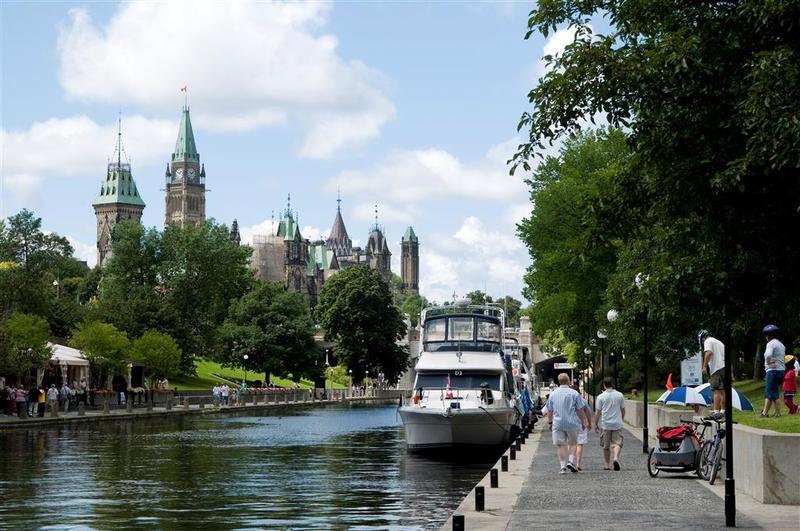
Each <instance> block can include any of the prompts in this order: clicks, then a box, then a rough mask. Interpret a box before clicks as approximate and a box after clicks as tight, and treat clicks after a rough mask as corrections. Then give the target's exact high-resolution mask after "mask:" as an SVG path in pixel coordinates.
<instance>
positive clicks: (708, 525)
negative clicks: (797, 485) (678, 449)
mask: <svg viewBox="0 0 800 531" xmlns="http://www.w3.org/2000/svg"><path fill="white" fill-rule="evenodd" d="M544 424H545V423H544V422H539V423H538V424H537V425H536V429H535V430H534V431H533V432H532V433H531V435H530V437H529V439H528V441H527V444H524V445H523V446H522V451H521V452H517V460H516V461H509V472H500V473H499V486H500V488H496V489H495V488H491V487H490V475H489V474H487V475H486V476H485V477H484V478H483V479H482V480H481V481H480V483H479V485H481V486H483V487H484V489H485V493H486V494H485V500H486V501H485V505H486V509H485V510H484V511H482V512H476V511H475V490H474V489H473V490H472V491H471V492H470V493H469V494H467V496H466V497H465V498H464V499H463V501H462V502H461V505H459V507H458V508H457V509H456V510H455V511H454V513H453V514H454V515H463V516H464V519H465V522H464V523H465V529H468V530H471V531H475V530H482V531H499V530H512V531H528V530H534V529H546V530H555V529H558V530H560V529H565V530H566V529H569V530H575V529H589V530H592V531H602V530H620V529H623V530H626V531H638V530H640V529H728V528H726V527H725V513H724V500H723V496H724V483H725V481H724V478H720V479H718V480H717V483H716V484H715V485H714V486H709V485H708V483H707V482H705V481H701V480H699V479H697V476H696V475H694V473H685V474H667V473H665V472H661V473H660V474H659V475H658V477H656V478H651V477H650V475H649V474H648V473H647V456H646V455H645V454H643V453H642V442H641V438H640V435H639V434H640V433H641V430H640V429H635V428H630V427H629V426H627V425H626V426H625V427H624V428H623V429H624V437H625V442H624V447H623V449H622V459H621V461H620V462H621V465H622V470H620V471H619V472H615V471H613V470H603V466H604V464H603V449H602V447H601V446H600V436H599V435H598V434H596V433H594V432H592V433H590V434H589V443H588V444H587V445H586V447H585V450H584V457H583V470H582V471H581V472H578V473H567V474H561V473H560V472H559V468H560V467H559V463H558V457H557V456H556V450H555V447H554V446H553V444H552V439H551V435H550V432H549V431H547V429H546V428H545V426H543V425H544ZM654 442H655V441H654V440H651V444H653V443H654ZM506 455H508V452H506ZM495 466H496V468H497V469H498V470H499V469H500V463H499V462H498V463H497V464H496V465H495ZM723 472H724V471H723ZM736 508H737V512H736V526H737V528H738V529H770V530H784V529H787V530H789V529H790V530H796V529H798V528H800V527H799V526H798V522H800V508H798V507H797V506H792V505H765V504H762V503H759V502H757V501H755V500H754V499H753V498H751V497H749V496H747V495H745V494H743V493H741V492H737V493H736ZM452 516H453V515H451V516H450V518H448V519H447V521H446V522H445V523H444V524H443V525H442V526H441V528H440V529H441V530H442V531H450V530H451V529H452V528H453V527H452V525H453V524H452Z"/></svg>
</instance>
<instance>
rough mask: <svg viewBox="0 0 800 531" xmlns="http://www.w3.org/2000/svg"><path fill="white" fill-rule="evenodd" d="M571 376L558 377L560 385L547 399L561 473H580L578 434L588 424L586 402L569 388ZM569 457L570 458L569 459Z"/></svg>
mask: <svg viewBox="0 0 800 531" xmlns="http://www.w3.org/2000/svg"><path fill="white" fill-rule="evenodd" d="M569 382H570V378H569V374H567V373H564V372H562V373H561V374H559V375H558V383H559V384H560V385H559V386H558V387H557V388H556V389H555V390H554V391H553V392H552V393H550V397H549V398H548V399H547V423H548V425H549V426H550V429H551V430H552V432H553V445H555V446H556V449H557V452H558V460H559V462H560V464H561V473H562V474H566V472H567V470H570V471H572V472H577V471H578V466H577V464H576V463H575V451H576V450H577V446H578V433H579V432H580V431H581V429H583V427H584V426H585V425H587V424H588V420H587V418H586V413H585V412H584V411H583V407H584V406H585V405H586V401H585V400H584V399H583V398H582V397H581V395H579V394H578V392H577V391H575V390H574V389H571V388H570V386H569ZM568 456H569V457H568Z"/></svg>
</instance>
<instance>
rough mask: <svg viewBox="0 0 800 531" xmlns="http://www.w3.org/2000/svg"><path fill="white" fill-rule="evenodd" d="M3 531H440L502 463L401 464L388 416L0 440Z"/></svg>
mask: <svg viewBox="0 0 800 531" xmlns="http://www.w3.org/2000/svg"><path fill="white" fill-rule="evenodd" d="M0 440H1V441H2V452H1V453H0V491H2V499H3V503H2V504H0V527H11V528H23V527H24V528H31V527H42V526H54V525H55V526H63V527H81V526H90V527H102V528H108V527H140V526H141V527H151V528H153V527H155V528H175V527H180V528H185V527H195V528H229V529H230V528H236V529H241V528H278V529H331V528H335V529H342V528H350V529H422V528H425V529H427V528H437V527H439V526H440V525H441V524H442V522H444V520H445V519H446V518H447V516H448V515H449V514H450V512H451V511H452V510H453V509H454V508H455V507H456V506H457V505H458V503H459V502H460V501H461V499H462V498H463V496H464V495H465V494H466V493H467V492H468V491H469V490H470V488H471V487H472V486H473V485H474V484H475V483H476V482H477V481H478V480H479V479H480V477H481V476H483V474H485V473H486V470H487V469H488V467H489V465H490V464H491V463H493V462H494V461H495V460H496V459H497V456H496V455H484V456H479V457H477V458H475V456H471V458H470V459H469V460H467V461H466V462H465V461H464V460H463V459H462V460H459V461H457V462H453V461H442V460H436V459H430V458H426V457H424V456H418V455H413V454H408V453H407V452H406V449H405V442H404V436H403V431H402V427H401V426H400V424H399V419H398V418H397V415H396V406H337V407H326V408H306V409H293V410H290V409H286V410H284V411H282V412H281V411H277V412H275V413H273V414H271V415H269V416H260V417H255V416H239V417H235V416H234V417H228V416H205V417H181V418H177V419H176V418H173V419H169V420H168V421H166V420H158V419H153V420H147V421H138V422H136V423H130V422H119V423H98V424H86V425H82V426H77V427H66V426H65V427H53V428H50V429H46V430H40V431H17V432H8V433H4V434H0Z"/></svg>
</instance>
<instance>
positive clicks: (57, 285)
mask: <svg viewBox="0 0 800 531" xmlns="http://www.w3.org/2000/svg"><path fill="white" fill-rule="evenodd" d="M53 287H54V288H56V299H58V298H59V297H60V296H61V283H60V282H59V281H58V279H55V280H54V281H53Z"/></svg>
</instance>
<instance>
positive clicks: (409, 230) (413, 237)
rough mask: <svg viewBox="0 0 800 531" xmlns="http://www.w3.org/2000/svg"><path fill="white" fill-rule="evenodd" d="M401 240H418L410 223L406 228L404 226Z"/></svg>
mask: <svg viewBox="0 0 800 531" xmlns="http://www.w3.org/2000/svg"><path fill="white" fill-rule="evenodd" d="M402 241H404V242H418V241H419V240H418V239H417V235H416V234H415V233H414V228H413V227H412V226H411V225H409V226H408V228H406V233H405V234H403V239H402Z"/></svg>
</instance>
